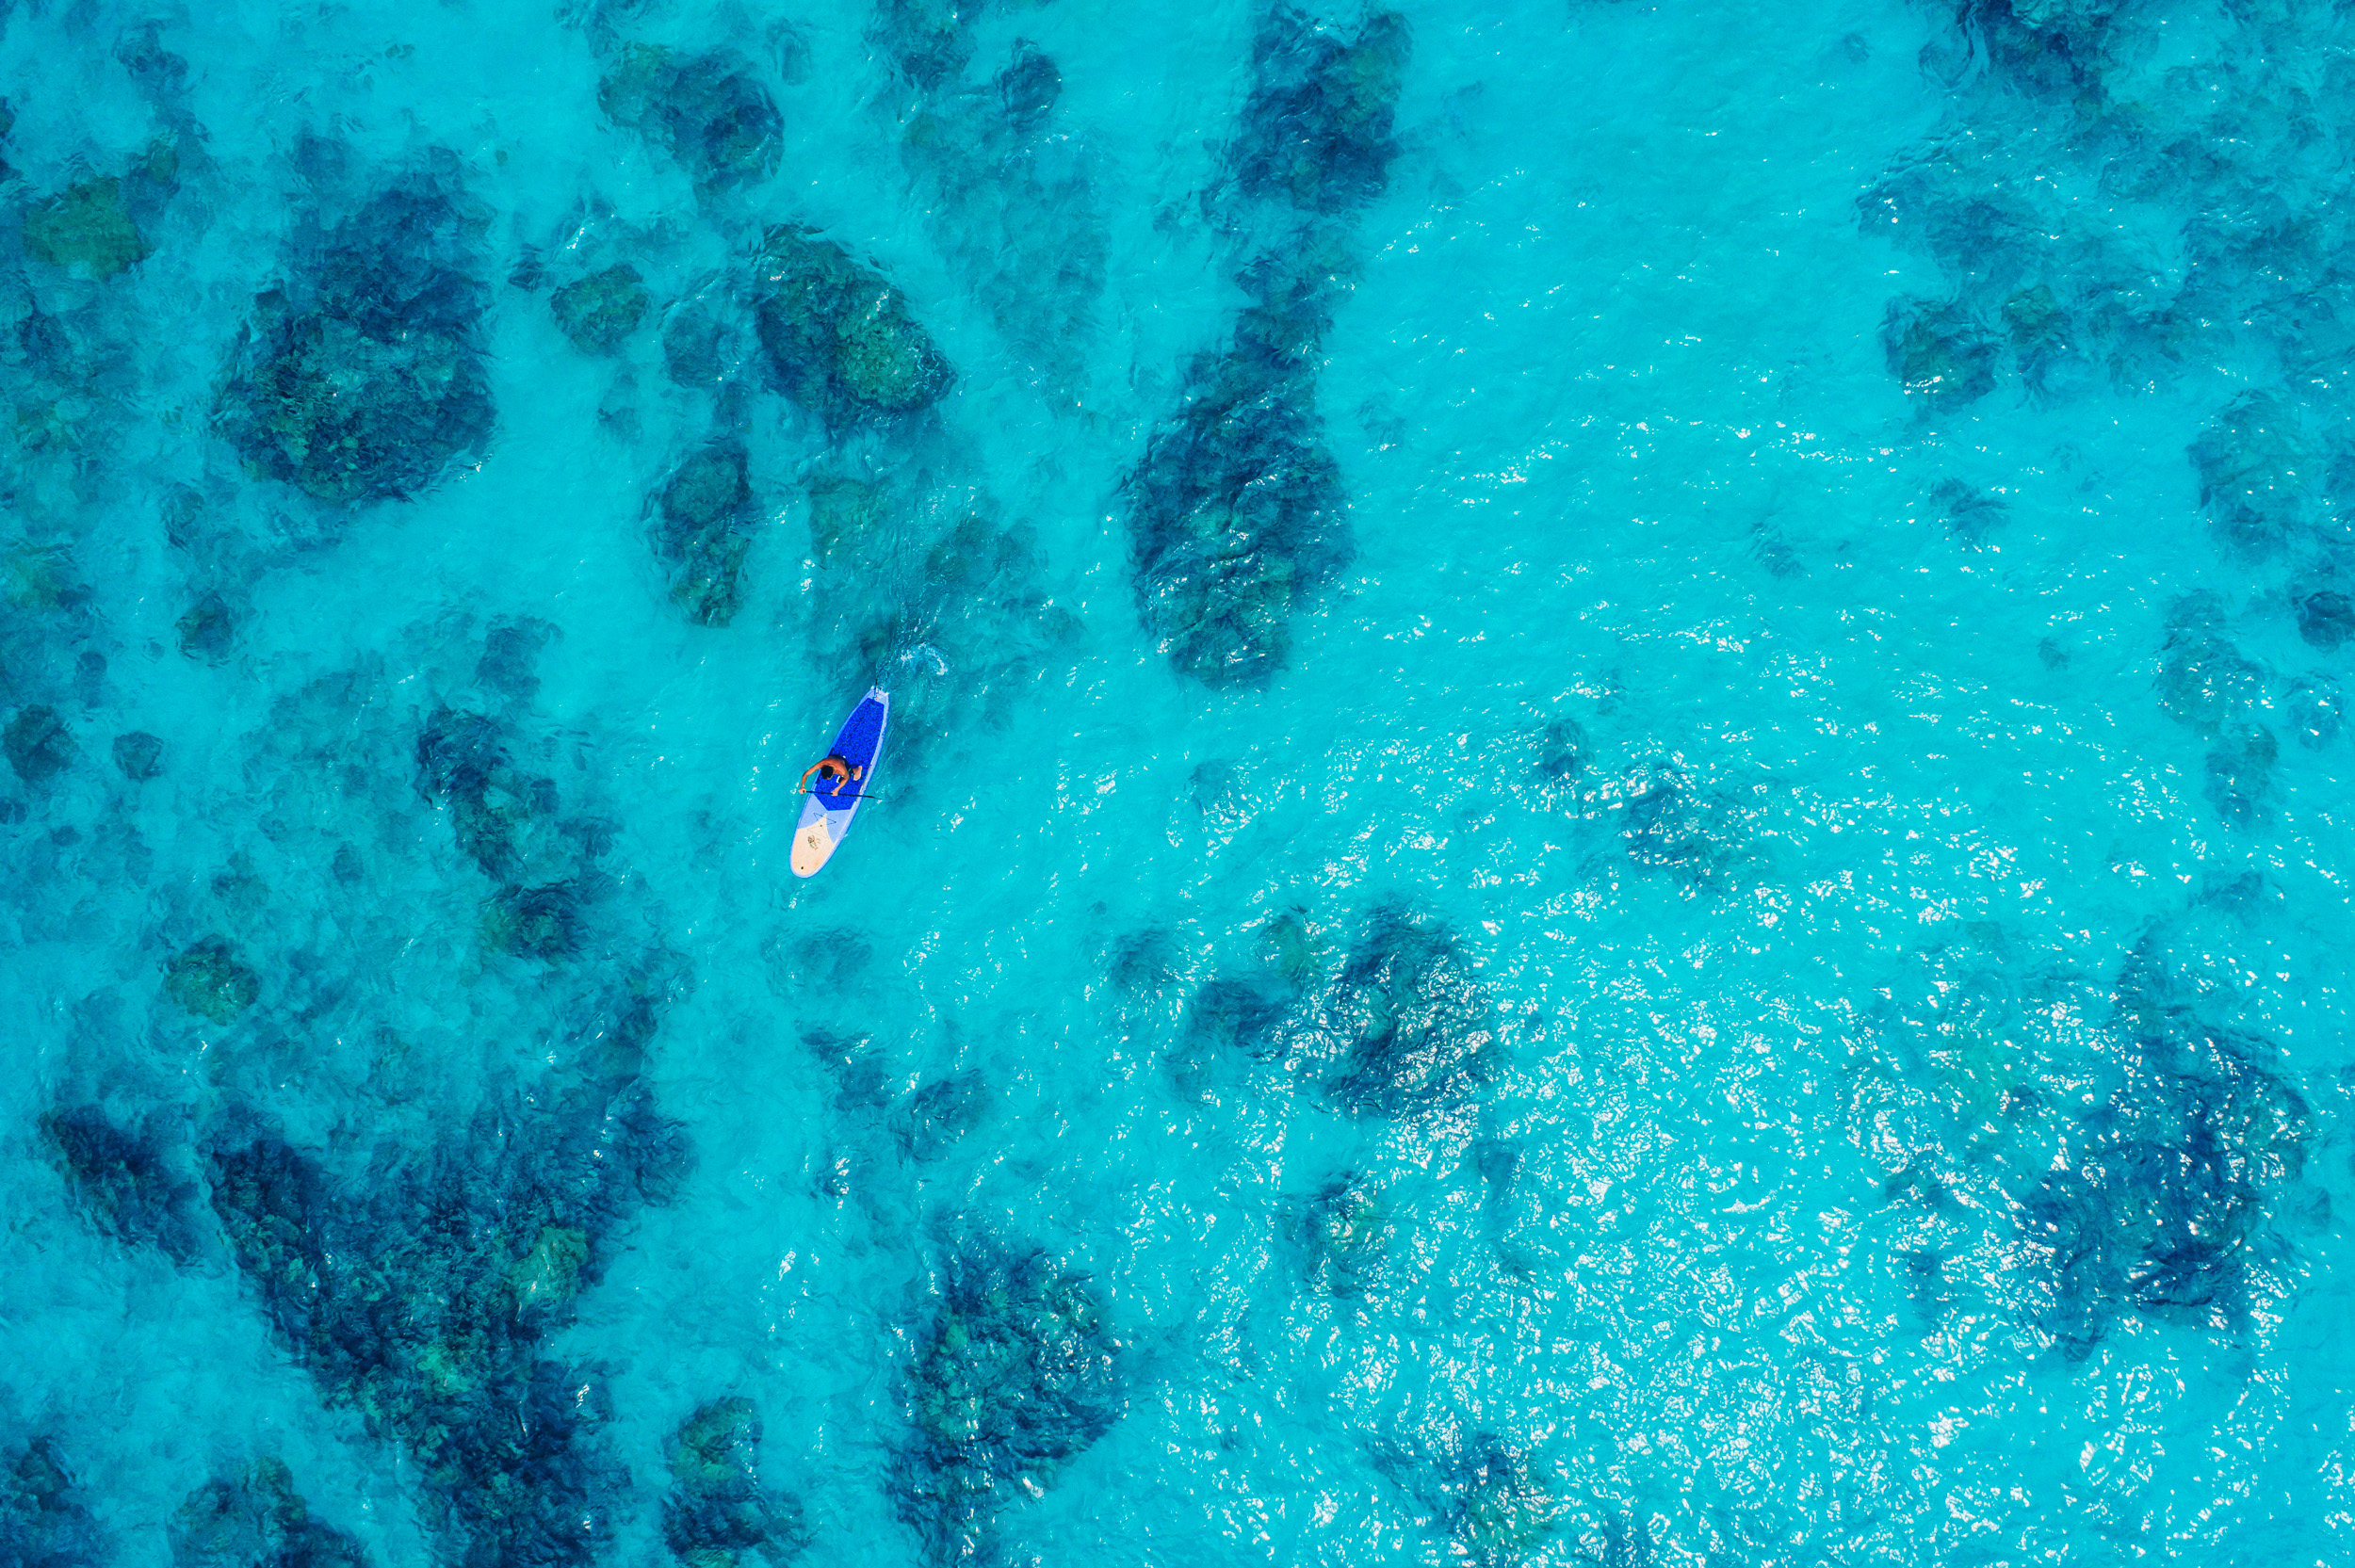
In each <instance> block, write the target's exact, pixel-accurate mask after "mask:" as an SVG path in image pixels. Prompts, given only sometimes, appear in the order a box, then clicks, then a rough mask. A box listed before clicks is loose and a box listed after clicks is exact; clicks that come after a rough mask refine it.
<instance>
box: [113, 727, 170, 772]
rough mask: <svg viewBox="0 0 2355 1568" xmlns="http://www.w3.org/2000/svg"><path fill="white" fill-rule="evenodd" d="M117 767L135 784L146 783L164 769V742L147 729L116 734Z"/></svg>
mask: <svg viewBox="0 0 2355 1568" xmlns="http://www.w3.org/2000/svg"><path fill="white" fill-rule="evenodd" d="M114 759H115V768H116V770H117V771H118V772H120V773H121V774H122V776H123V777H124V778H126V779H128V780H130V781H131V782H132V783H133V784H145V783H146V782H147V781H148V780H150V779H152V778H154V777H155V776H156V775H157V774H159V773H161V772H162V771H163V770H164V743H163V742H162V741H160V740H158V739H156V738H155V737H154V736H152V735H149V734H148V733H147V732H146V731H145V730H131V731H128V732H126V733H124V734H122V735H119V736H115V744H114Z"/></svg>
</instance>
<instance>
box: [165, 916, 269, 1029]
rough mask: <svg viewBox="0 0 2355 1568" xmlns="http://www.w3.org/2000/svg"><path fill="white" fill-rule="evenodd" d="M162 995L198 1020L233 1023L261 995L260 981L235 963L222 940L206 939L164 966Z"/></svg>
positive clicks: (213, 937)
mask: <svg viewBox="0 0 2355 1568" xmlns="http://www.w3.org/2000/svg"><path fill="white" fill-rule="evenodd" d="M164 992H165V994H167V995H169V996H170V997H171V999H172V1000H173V1001H175V1002H177V1003H179V1004H180V1005H181V1006H182V1007H184V1008H186V1009H187V1010H188V1011H190V1012H192V1013H195V1014H196V1015H197V1016H198V1017H200V1018H209V1019H211V1020H212V1021H213V1022H214V1023H216V1024H227V1023H232V1022H235V1019H236V1017H237V1015H238V1014H239V1013H241V1012H243V1011H245V1010H246V1009H248V1008H250V1007H252V1005H253V1003H254V1001H255V999H256V998H257V997H259V996H260V995H261V994H262V982H261V979H260V978H259V977H258V976H256V975H255V974H254V973H253V971H252V970H251V969H248V968H247V967H246V966H245V965H244V964H242V963H239V962H237V960H236V955H235V950H234V949H232V948H231V947H230V946H229V940H228V938H226V937H220V936H208V937H205V938H204V939H203V940H202V941H200V942H197V943H194V944H192V945H190V946H188V947H187V948H185V949H183V950H182V951H181V952H180V953H178V954H177V955H176V956H174V957H173V958H172V960H171V962H169V963H167V964H165V965H164Z"/></svg>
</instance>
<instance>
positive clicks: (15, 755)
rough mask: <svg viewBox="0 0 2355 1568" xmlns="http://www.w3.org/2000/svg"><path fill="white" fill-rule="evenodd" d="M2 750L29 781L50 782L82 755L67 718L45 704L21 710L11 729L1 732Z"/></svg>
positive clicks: (17, 773)
mask: <svg viewBox="0 0 2355 1568" xmlns="http://www.w3.org/2000/svg"><path fill="white" fill-rule="evenodd" d="M0 750H5V751H6V752H8V766H9V767H10V768H15V769H16V776H17V777H18V778H20V779H22V780H24V782H25V783H26V784H47V783H48V782H49V781H50V780H52V779H54V778H56V777H57V775H58V774H60V773H62V772H64V771H65V770H66V769H67V768H71V767H73V763H74V760H75V759H76V758H77V757H79V756H80V755H81V748H80V747H78V746H76V745H74V744H73V736H72V735H71V734H69V733H68V732H67V730H66V727H65V720H64V719H60V718H58V717H57V709H56V708H53V707H51V706H49V705H48V704H47V703H33V704H32V705H31V706H29V707H24V708H20V709H18V710H17V714H16V717H15V718H13V719H9V720H8V729H7V730H5V731H0Z"/></svg>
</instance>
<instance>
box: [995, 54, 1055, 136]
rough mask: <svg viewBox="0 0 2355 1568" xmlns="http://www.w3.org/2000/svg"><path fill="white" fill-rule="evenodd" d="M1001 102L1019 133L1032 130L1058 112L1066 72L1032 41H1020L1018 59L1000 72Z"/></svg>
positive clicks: (999, 93) (1013, 60) (1015, 58)
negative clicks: (1056, 106) (1056, 107)
mask: <svg viewBox="0 0 2355 1568" xmlns="http://www.w3.org/2000/svg"><path fill="white" fill-rule="evenodd" d="M997 87H998V102H999V107H1000V108H1002V109H1003V110H1004V111H1005V116H1006V119H1007V121H1009V122H1010V123H1012V124H1013V125H1014V126H1015V129H1016V130H1029V129H1030V128H1031V127H1032V126H1034V125H1036V124H1037V123H1038V122H1039V121H1042V120H1045V119H1046V118H1047V117H1048V115H1049V114H1051V113H1053V112H1054V108H1055V101H1056V100H1057V99H1059V98H1061V97H1062V96H1063V73H1062V72H1060V71H1058V70H1056V69H1055V62H1054V61H1053V60H1051V59H1049V58H1048V57H1047V55H1046V53H1045V52H1044V51H1043V50H1041V49H1040V48H1039V47H1038V45H1036V44H1034V43H1032V42H1031V40H1029V39H1016V40H1015V42H1014V57H1013V58H1012V59H1010V60H1008V61H1007V62H1006V68H1005V69H1004V70H1003V71H1000V72H999V73H998V82H997Z"/></svg>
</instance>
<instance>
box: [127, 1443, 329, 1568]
mask: <svg viewBox="0 0 2355 1568" xmlns="http://www.w3.org/2000/svg"><path fill="white" fill-rule="evenodd" d="M171 1560H172V1563H173V1565H174V1568H364V1565H365V1564H366V1562H367V1557H366V1555H365V1553H363V1552H362V1551H361V1549H360V1544H359V1543H358V1542H357V1541H355V1540H353V1539H352V1538H351V1537H350V1536H349V1534H347V1533H346V1532H344V1531H342V1530H339V1529H337V1528H334V1527H333V1525H330V1524H327V1523H325V1522H323V1521H321V1520H319V1519H316V1518H314V1517H312V1514H311V1509H310V1505H309V1504H308V1503H306V1502H304V1501H303V1499H302V1495H301V1494H300V1493H298V1492H297V1491H296V1490H295V1485H294V1475H293V1473H292V1472H291V1471H289V1470H288V1469H287V1468H286V1466H285V1463H284V1462H283V1461H280V1460H275V1459H264V1460H257V1461H256V1462H254V1463H252V1464H250V1465H247V1466H245V1467H244V1468H243V1469H241V1470H239V1471H236V1472H235V1473H233V1474H229V1475H223V1476H216V1477H214V1478H213V1479H211V1480H208V1481H206V1482H205V1483H204V1484H203V1485H202V1486H200V1487H198V1488H197V1489H196V1490H195V1491H194V1492H191V1493H189V1494H188V1496H187V1501H186V1502H184V1503H182V1504H181V1505H180V1508H179V1511H178V1512H177V1513H175V1514H174V1515H173V1516H172V1520H171Z"/></svg>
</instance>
